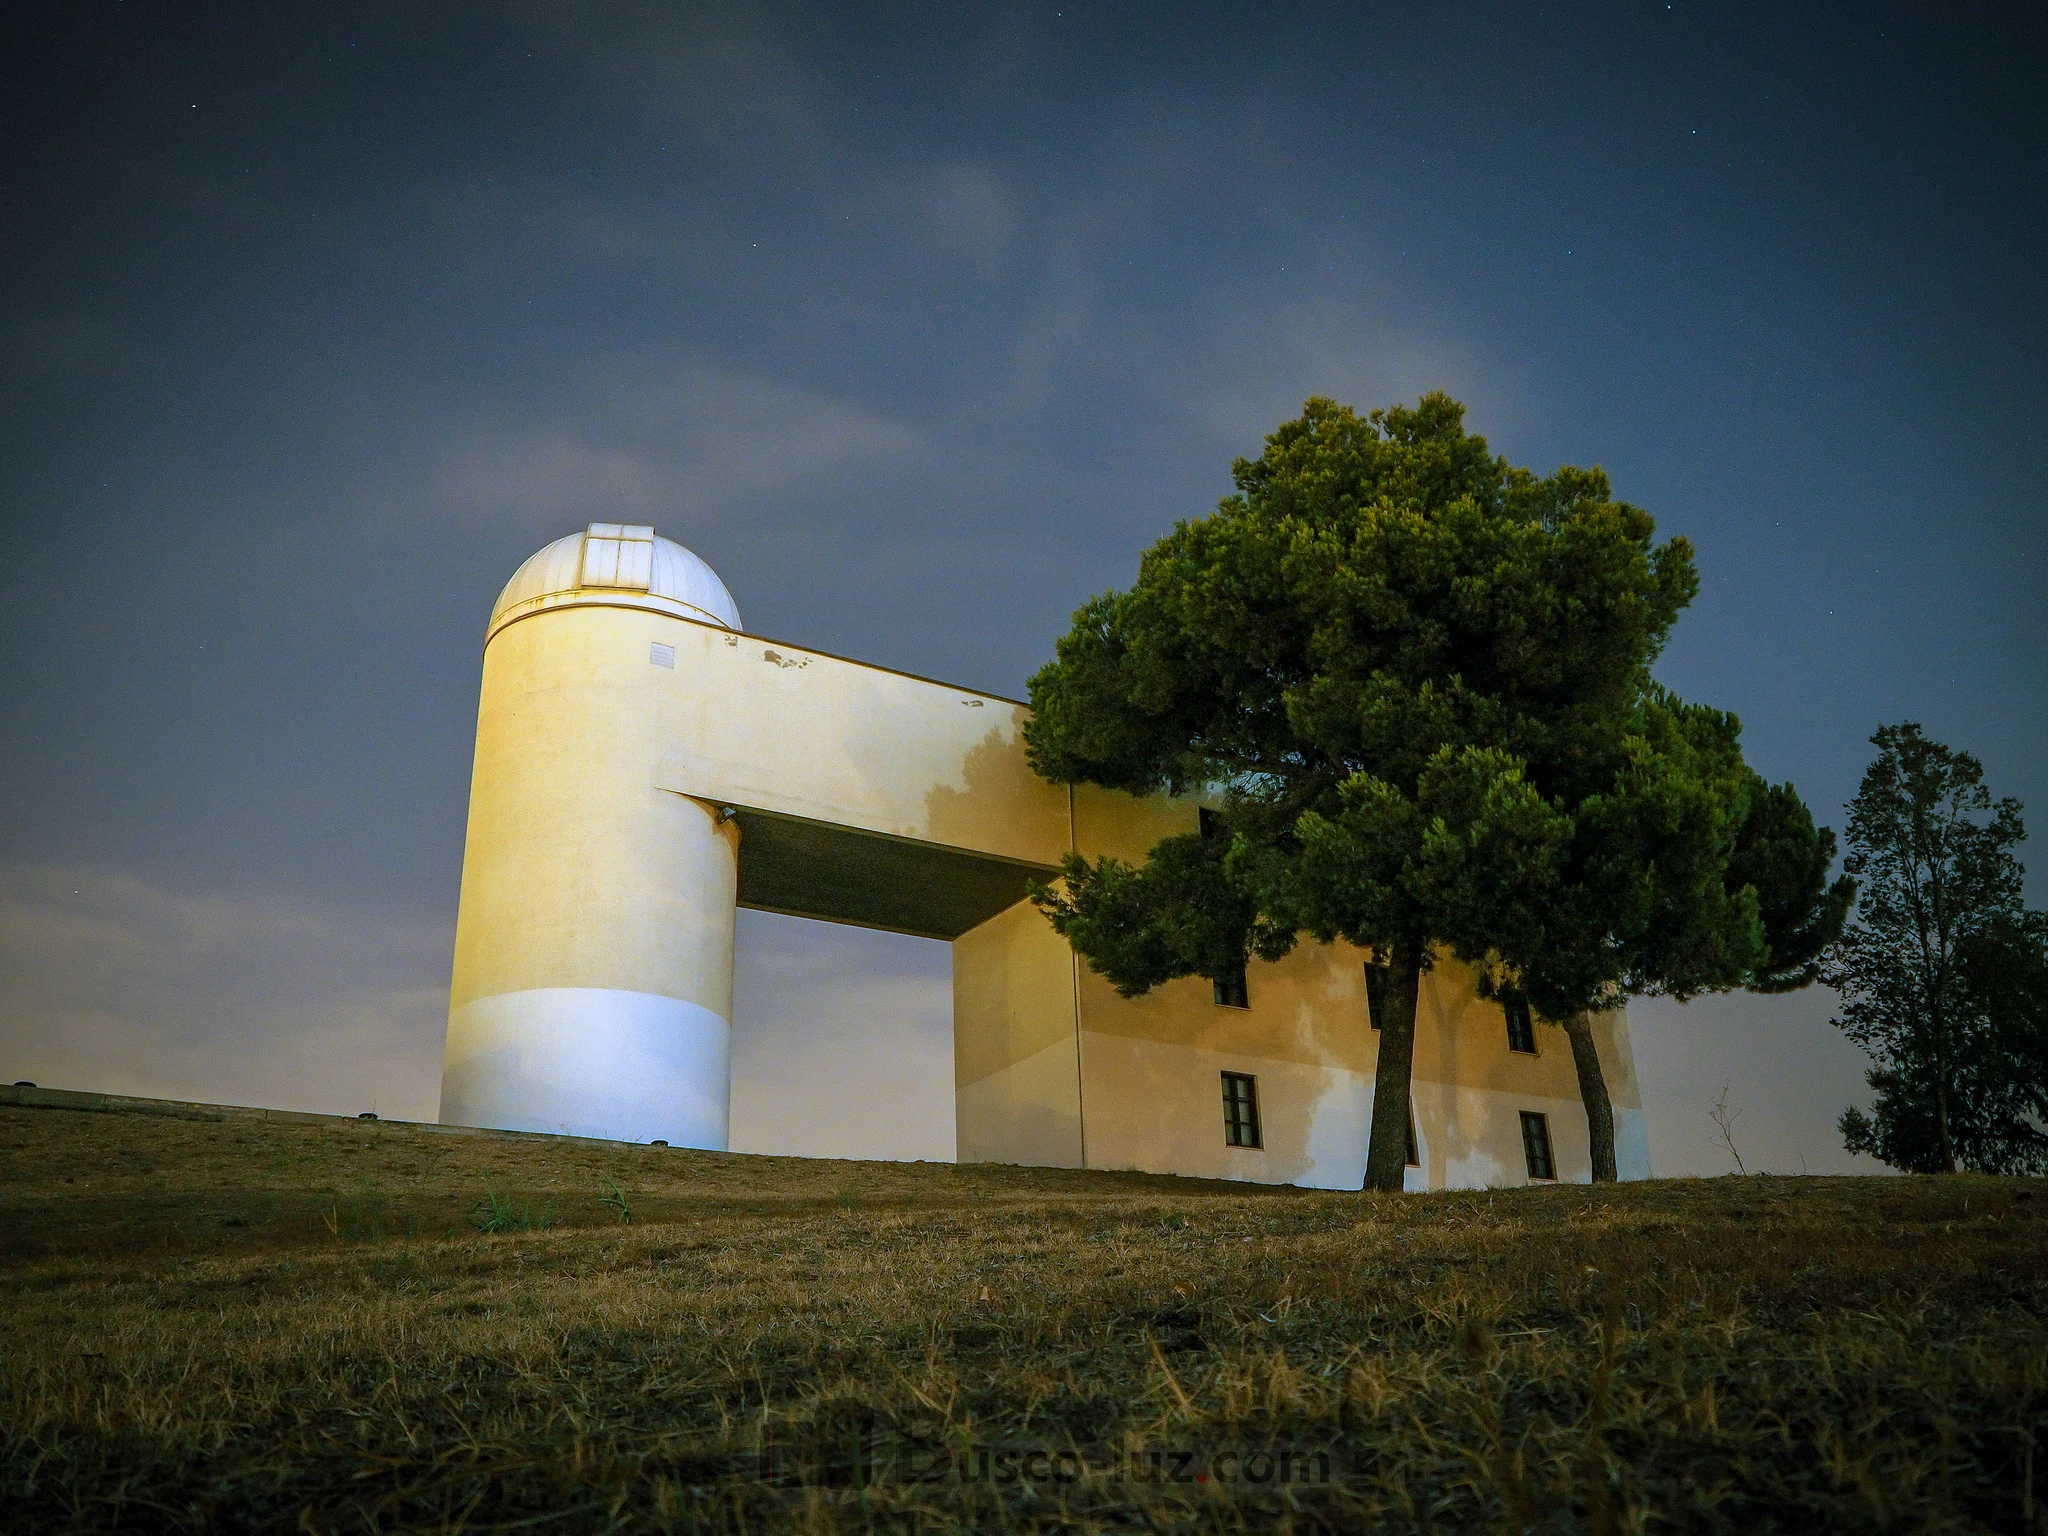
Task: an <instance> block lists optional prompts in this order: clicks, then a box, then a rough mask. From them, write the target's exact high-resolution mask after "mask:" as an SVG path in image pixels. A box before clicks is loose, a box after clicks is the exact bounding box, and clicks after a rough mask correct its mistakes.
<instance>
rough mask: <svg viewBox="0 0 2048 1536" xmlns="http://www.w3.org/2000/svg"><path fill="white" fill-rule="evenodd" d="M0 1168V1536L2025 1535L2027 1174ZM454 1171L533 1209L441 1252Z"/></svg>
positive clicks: (177, 1163) (209, 1126)
mask: <svg viewBox="0 0 2048 1536" xmlns="http://www.w3.org/2000/svg"><path fill="white" fill-rule="evenodd" d="M0 1149H4V1156H0V1220H4V1229H0V1230H4V1243H5V1251H4V1254H0V1272H4V1274H5V1277H6V1284H7V1289H8V1295H9V1317H8V1330H7V1348H6V1350H5V1354H4V1364H0V1440H4V1449H0V1467H4V1473H0V1476H4V1487H0V1497H4V1500H5V1502H4V1504H0V1509H4V1511H5V1517H4V1518H5V1524H6V1526H7V1528H8V1529H10V1530H19V1529H72V1528H77V1529H93V1530H101V1529H113V1528H116V1527H119V1528H125V1529H130V1530H135V1529H158V1528H171V1529H219V1530H249V1529H276V1530H296V1529H306V1530H314V1531H330V1530H331V1531H352V1530H370V1529H421V1530H454V1529H462V1530H469V1531H488V1530H501V1529H514V1528H517V1529H534V1530H549V1529H558V1528H566V1529H573V1530H587V1529H607V1530H609V1529H612V1528H619V1529H629V1530H641V1529H649V1530H676V1529H680V1530H695V1529H699V1528H714V1529H718V1530H731V1531H736V1532H737V1531H761V1530H768V1529H780V1528H787V1527H795V1528H798V1529H804V1530H821V1531H822V1530H841V1529H846V1530H852V1529H862V1530H865V1529H870V1528H883V1529H889V1530H920V1531H923V1530H946V1529H953V1528H970V1529H976V1530H1012V1529H1031V1530H1041V1529H1075V1530H1097V1529H1172V1530H1182V1529H1185V1530H1204V1531H1206V1530H1211V1529H1214V1530H1235V1529H1239V1528H1245V1527H1258V1528H1273V1527H1291V1528H1298V1529H1304V1530H1322V1529H1333V1530H1361V1529H1367V1528H1375V1527H1384V1528H1392V1529H1401V1530H1425V1529H1430V1530H1499V1531H1524V1530H1542V1531H1550V1530H1557V1531H1568V1530H1582V1529H1583V1530H1593V1531H1616V1532H1620V1531H1651V1530H1728V1531H1742V1532H1751V1531H1769V1530H1782V1531H1810V1530H1820V1529H1832V1530H1855V1531H1880V1530H1896V1531H1980V1530H1998V1531H2048V1445H2044V1444H2043V1441H2044V1439H2048V1434H2044V1431H2043V1427H2042V1421H2043V1419H2044V1418H2048V1413H2044V1409H2048V1322H2044V1318H2048V1263H2044V1257H2048V1198H2044V1193H2048V1192H2044V1191H2043V1190H2042V1189H2041V1186H2040V1185H2038V1184H2029V1183H2027V1182H2025V1181H2012V1180H2008V1181H1997V1180H1987V1179H1975V1178H1956V1179H1945V1180H1910V1181H1909V1180H1820V1179H1815V1180H1791V1179H1725V1180H1715V1181H1708V1182H1672V1183H1662V1184H1650V1185H1634V1186H1624V1187H1621V1188H1609V1189H1605V1190H1601V1191H1598V1192H1595V1191H1593V1190H1590V1189H1584V1188H1556V1189H1532V1190H1518V1191H1512V1192H1500V1193H1482V1194H1455V1195H1433V1196H1423V1197H1374V1196H1363V1195H1358V1194H1318V1193H1306V1192H1300V1191H1294V1190H1260V1189H1254V1188H1246V1187H1243V1186H1227V1185H1217V1184H1207V1183H1200V1182H1196V1181H1191V1180H1177V1179H1159V1178H1147V1177H1141V1176H1138V1175H1128V1174H1127V1175H1117V1174H1078V1173H1062V1172H1049V1171H1039V1170H1026V1169H986V1168H969V1169H957V1168H953V1167H949V1166H930V1165H895V1164H857V1163H830V1162H810V1161H800V1160H795V1159H770V1158H742V1157H729V1156H715V1155H709V1154H702V1153H689V1152H672V1151H664V1150H660V1149H652V1148H638V1147H630V1146H611V1145H605V1144H598V1143H589V1142H561V1143H554V1142H545V1141H536V1140H523V1139H519V1140H515V1139H496V1138H489V1139H486V1138H474V1139H465V1138H452V1137H445V1136H436V1135H433V1134H430V1133H427V1132H423V1131H416V1130H408V1129H405V1128H403V1127H396V1126H384V1125H365V1126H360V1127H357V1126H349V1125H346V1124H342V1125H333V1126H302V1125H288V1126H287V1125H276V1124H263V1123H260V1122H221V1123H205V1122H198V1121H179V1120H166V1119H146V1118H141V1117H137V1116H126V1115H110V1114H84V1113H75V1112H66V1111H58V1110H40V1109H11V1108H10V1109H0ZM487 1182H488V1185H489V1187H490V1189H491V1191H492V1192H493V1193H494V1195H495V1196H496V1198H497V1199H498V1201H499V1202H500V1204H501V1206H502V1207H503V1208H505V1209H507V1210H509V1211H511V1212H514V1213H517V1212H520V1211H524V1212H526V1213H527V1214H528V1216H529V1217H538V1216H542V1215H551V1216H552V1217H553V1219H555V1220H556V1221H557V1222H558V1225H555V1226H551V1227H547V1228H545V1229H540V1230H527V1231H516V1230H515V1231H506V1232H497V1233H490V1234H486V1233H482V1232H479V1231H478V1230H477V1228H476V1227H475V1226H474V1225H472V1224H471V1217H472V1215H473V1214H474V1213H476V1212H477V1210H478V1208H479V1207H480V1206H481V1205H483V1203H484V1200H485V1187H486V1184H487ZM621 1205H623V1206H624V1208H625V1209H624V1218H625V1219H622V1213H621V1210H620V1207H621ZM764 1447H766V1449H765V1450H764ZM1261 1451H1264V1452H1266V1453H1268V1454H1271V1453H1280V1454H1283V1455H1290V1456H1292V1457H1293V1458H1294V1460H1292V1461H1289V1462H1288V1463H1287V1465H1288V1466H1289V1467H1290V1468H1294V1469H1298V1471H1299V1472H1308V1473H1312V1472H1313V1470H1314V1469H1315V1468H1316V1467H1317V1466H1318V1463H1316V1462H1315V1461H1314V1460H1312V1459H1311V1458H1312V1457H1313V1455H1314V1454H1315V1453H1317V1452H1324V1453H1326V1454H1327V1456H1328V1463H1327V1464H1328V1466H1329V1469H1330V1474H1331V1475H1330V1477H1329V1480H1328V1481H1327V1482H1319V1481H1314V1480H1309V1481H1304V1480H1303V1479H1302V1477H1301V1476H1299V1475H1292V1474H1291V1475H1290V1480H1289V1481H1288V1482H1286V1483H1285V1484H1283V1483H1281V1481H1280V1480H1279V1477H1278V1475H1277V1474H1276V1475H1274V1476H1273V1477H1272V1478H1271V1479H1270V1480H1269V1481H1266V1482H1263V1483H1255V1482H1253V1481H1251V1480H1250V1476H1251V1474H1252V1473H1253V1472H1255V1471H1256V1470H1257V1469H1258V1468H1260V1467H1263V1466H1266V1465H1269V1464H1268V1463H1265V1462H1261V1461H1260V1460H1259V1459H1258V1454H1257V1453H1259V1452H1261ZM1034 1452H1035V1453H1037V1456H1036V1459H1034V1457H1033V1453H1034ZM1062 1452H1065V1453H1067V1454H1066V1455H1064V1456H1062V1455H1061V1454H1060V1453H1062ZM1155 1452H1156V1453H1159V1454H1158V1456H1157V1457H1156V1459H1155V1457H1154V1456H1153V1454H1152V1453H1155ZM1076 1453H1081V1454H1085V1455H1086V1456H1087V1457H1088V1458H1089V1459H1090V1460H1091V1461H1092V1462H1093V1463H1094V1464H1095V1469H1094V1470H1087V1471H1082V1470H1080V1463H1079V1461H1077V1460H1076V1459H1075V1456H1076ZM1183 1453H1184V1454H1186V1455H1188V1456H1189V1457H1190V1458H1191V1459H1190V1460H1189V1461H1187V1462H1185V1463H1180V1462H1178V1461H1177V1457H1178V1456H1179V1455H1180V1454H1183ZM1006 1454H1007V1455H1008V1456H1009V1457H1010V1458H1012V1459H1009V1460H1006V1459H1005V1456H1006ZM1232 1457H1235V1458H1236V1459H1235V1460H1232V1459H1231V1458H1232ZM984 1458H985V1459H984ZM1119 1458H1121V1459H1119ZM1271 1465H1275V1466H1277V1465H1279V1464H1278V1463H1272V1464H1271ZM1205 1466H1206V1467H1208V1468H1209V1469H1210V1470H1212V1471H1213V1472H1215V1473H1216V1475H1215V1476H1212V1477H1211V1478H1210V1479H1209V1480H1208V1481H1203V1482H1197V1481H1192V1480H1190V1481H1186V1482H1178V1481H1173V1480H1172V1476H1173V1473H1174V1471H1175V1470H1176V1467H1179V1468H1180V1469H1181V1471H1182V1475H1184V1476H1187V1477H1189V1478H1190V1479H1192V1476H1193V1473H1194V1472H1195V1471H1196V1470H1199V1469H1201V1468H1203V1467H1205ZM983 1467H986V1468H987V1469H988V1475H987V1476H986V1477H983V1476H982V1475H981V1469H982V1468H983ZM1155 1469H1156V1473H1155ZM1231 1471H1235V1472H1236V1473H1237V1474H1238V1475H1237V1476H1236V1477H1235V1478H1234V1479H1232V1478H1231V1477H1230V1475H1229V1474H1230V1472H1231ZM1077 1473H1078V1475H1073V1476H1072V1478H1071V1480H1062V1479H1063V1478H1064V1477H1066V1476H1068V1475H1071V1474H1077Z"/></svg>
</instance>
